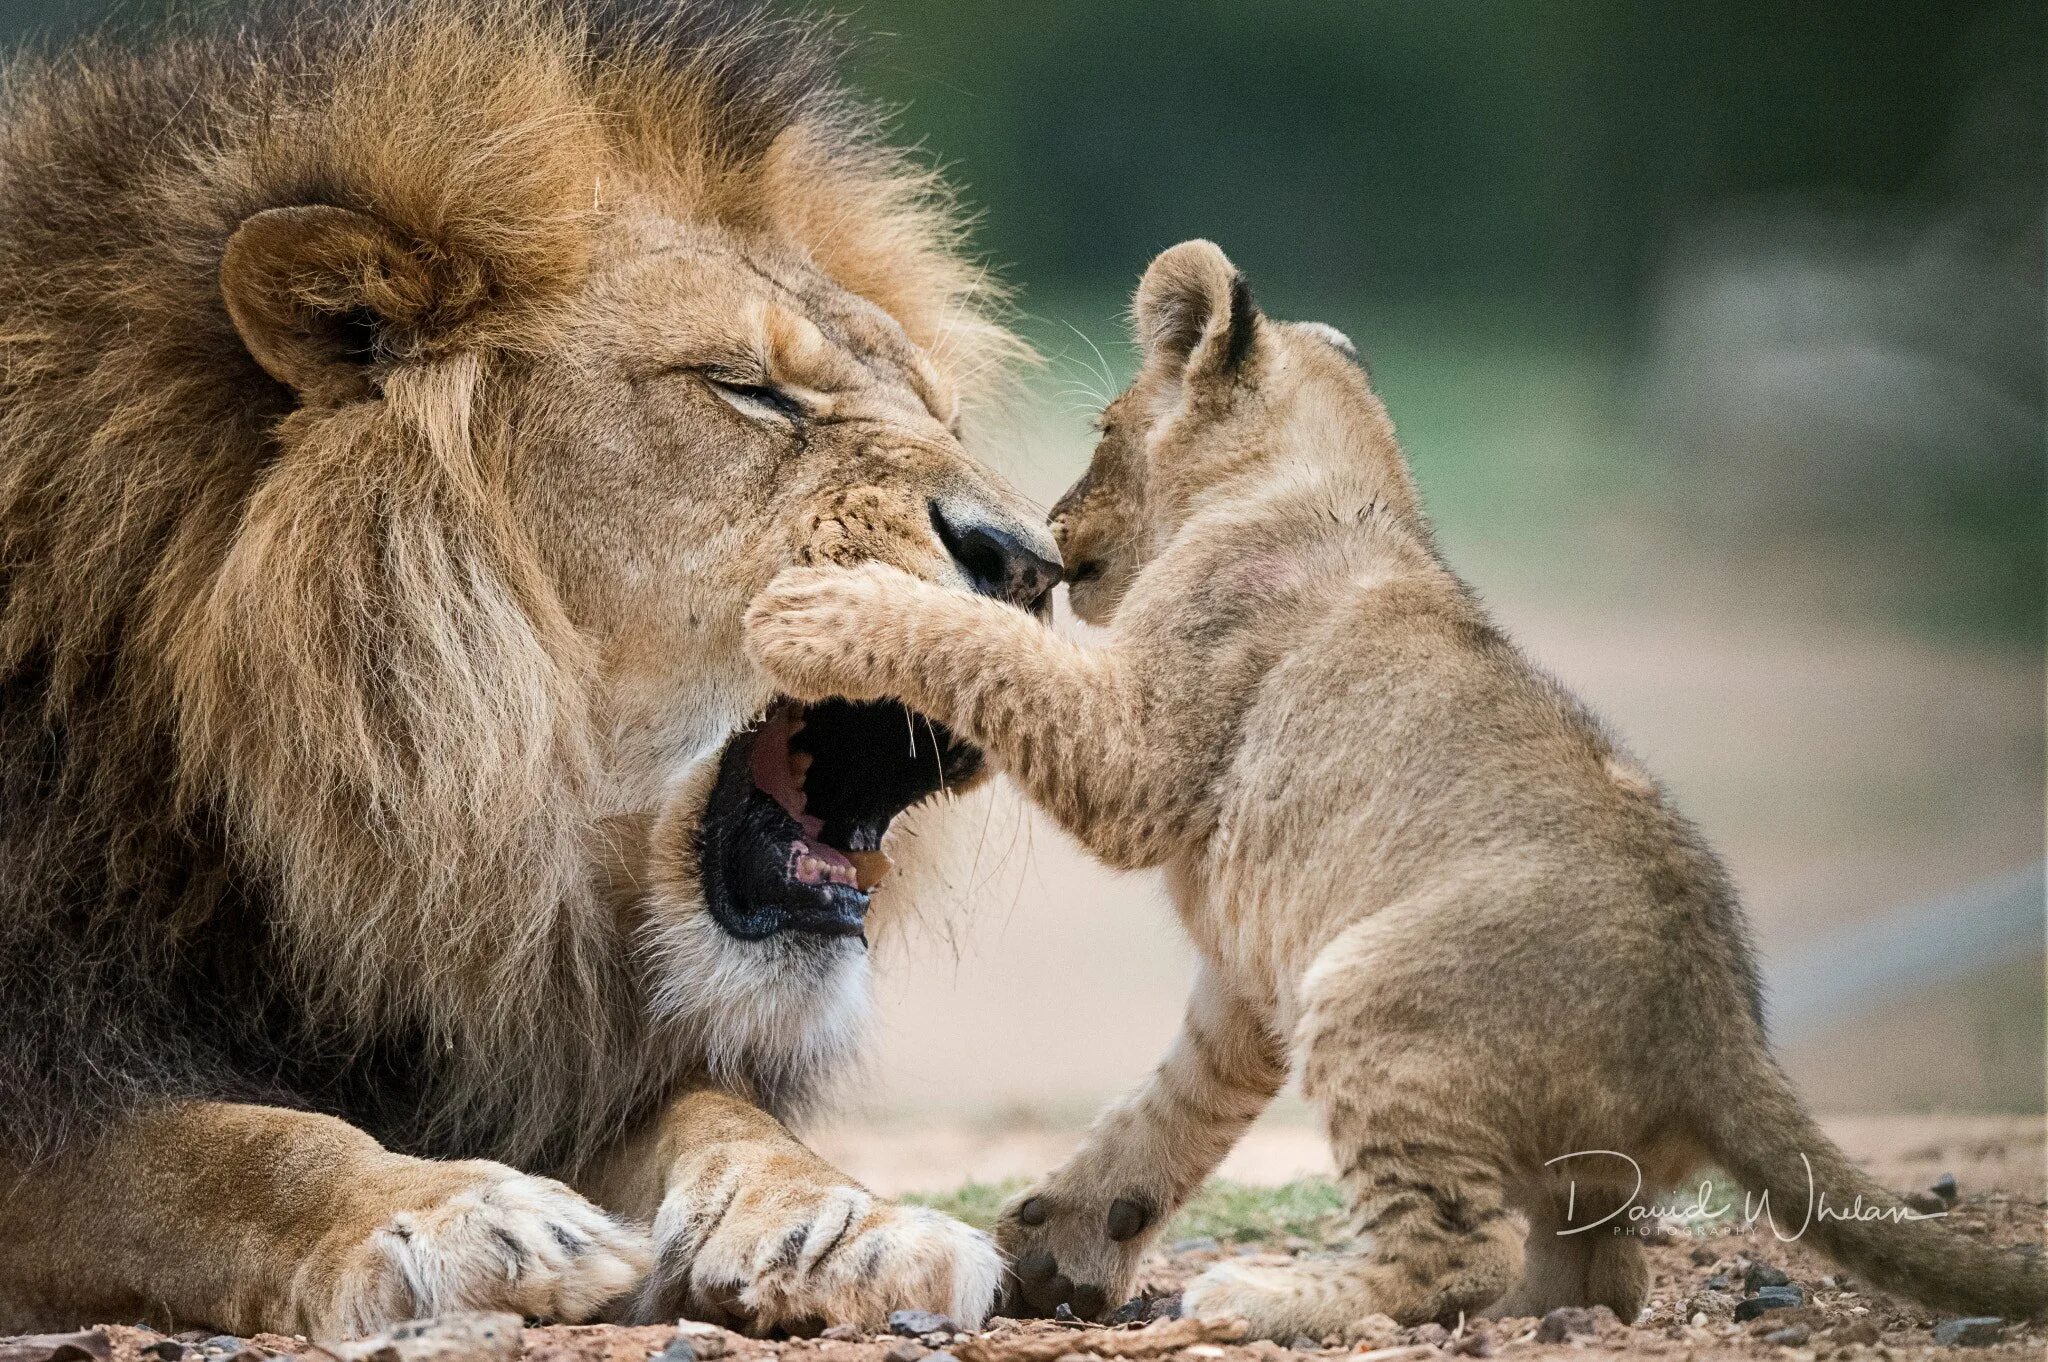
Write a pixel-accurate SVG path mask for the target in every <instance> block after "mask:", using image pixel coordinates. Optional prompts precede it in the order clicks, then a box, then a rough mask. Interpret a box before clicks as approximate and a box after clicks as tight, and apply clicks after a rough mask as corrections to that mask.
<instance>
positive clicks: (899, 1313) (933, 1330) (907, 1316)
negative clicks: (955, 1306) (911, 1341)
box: [889, 1310, 960, 1338]
mask: <svg viewBox="0 0 2048 1362" xmlns="http://www.w3.org/2000/svg"><path fill="white" fill-rule="evenodd" d="M889 1332H890V1333H892V1334H897V1335H900V1336H901V1337H903V1338H917V1337H919V1336H921V1335H923V1334H957V1333H959V1332H960V1326H959V1325H958V1324H955V1323H954V1322H953V1317H952V1316H951V1315H938V1314H934V1313H932V1312H931V1311H930V1310H891V1311H890V1312H889Z"/></svg>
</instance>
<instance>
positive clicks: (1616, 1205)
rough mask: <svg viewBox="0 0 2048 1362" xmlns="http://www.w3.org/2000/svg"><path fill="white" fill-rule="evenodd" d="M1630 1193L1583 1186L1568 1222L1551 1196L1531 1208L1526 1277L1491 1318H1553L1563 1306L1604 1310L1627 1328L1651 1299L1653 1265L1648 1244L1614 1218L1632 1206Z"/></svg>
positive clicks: (1501, 1302) (1493, 1312) (1561, 1209)
mask: <svg viewBox="0 0 2048 1362" xmlns="http://www.w3.org/2000/svg"><path fill="white" fill-rule="evenodd" d="M1629 1196H1630V1189H1628V1188H1625V1187H1621V1188H1610V1187H1584V1186H1581V1187H1579V1188H1578V1189H1577V1194H1576V1196H1575V1198H1574V1203H1573V1206H1572V1210H1571V1214H1570V1217H1569V1218H1567V1216H1566V1212H1565V1208H1564V1207H1563V1206H1560V1205H1557V1204H1556V1198H1554V1197H1553V1196H1552V1195H1550V1194H1549V1193H1548V1192H1547V1191H1546V1192H1543V1193H1541V1194H1539V1199H1538V1200H1537V1201H1536V1202H1534V1203H1533V1204H1532V1205H1531V1206H1530V1208H1529V1255H1528V1264H1527V1266H1526V1268H1525V1269H1524V1270H1523V1273H1522V1280H1521V1281H1520V1283H1518V1284H1517V1285H1516V1286H1515V1288H1514V1289H1513V1290H1512V1291H1510V1292H1508V1293H1507V1295H1505V1296H1503V1297H1501V1299H1500V1300H1499V1301H1497V1302H1496V1303H1495V1304H1494V1306H1493V1308H1492V1309H1491V1310H1488V1311H1487V1313H1488V1314H1490V1315H1547V1314H1549V1313H1550V1312H1551V1311H1552V1310H1555V1309H1557V1308H1558V1307H1559V1306H1565V1305H1604V1306H1606V1307H1607V1308H1608V1309H1610V1310H1612V1311H1614V1313H1615V1316H1616V1317H1617V1318H1619V1319H1620V1320H1622V1321H1623V1322H1624V1323H1628V1322H1632V1321H1633V1320H1634V1319H1635V1317H1636V1316H1637V1314H1639V1313H1640V1312H1641V1311H1642V1308H1643V1303H1644V1302H1645V1301H1646V1300H1648V1299H1649V1294H1650V1268H1649V1264H1648V1262H1646V1261H1645V1260H1644V1257H1643V1247H1642V1241H1641V1240H1640V1239H1638V1238H1637V1237H1636V1236H1634V1235H1633V1234H1629V1233H1627V1232H1626V1230H1627V1227H1628V1223H1629V1222H1627V1221H1626V1220H1624V1219H1621V1218H1620V1217H1618V1216H1616V1217H1615V1218H1614V1219H1609V1216H1610V1214H1611V1213H1614V1212H1616V1211H1618V1210H1619V1209H1620V1208H1622V1207H1625V1206H1626V1205H1627V1204H1628V1200H1629Z"/></svg>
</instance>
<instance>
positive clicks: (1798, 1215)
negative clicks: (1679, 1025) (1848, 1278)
mask: <svg viewBox="0 0 2048 1362" xmlns="http://www.w3.org/2000/svg"><path fill="white" fill-rule="evenodd" d="M1724 1072H1726V1073H1727V1074H1728V1076H1729V1078H1730V1079H1731V1080H1732V1081H1731V1083H1730V1084H1729V1086H1728V1087H1726V1088H1723V1089H1722V1090H1721V1091H1719V1092H1718V1093H1716V1094H1715V1096H1716V1097H1718V1098H1719V1099H1720V1100H1719V1101H1718V1102H1715V1103H1714V1104H1713V1109H1712V1110H1710V1111H1707V1112H1703V1113H1702V1119H1701V1122H1700V1131H1699V1133H1700V1135H1701V1136H1702V1137H1703V1141H1704V1143H1705V1144H1706V1146H1707V1148H1708V1150H1709V1152H1710V1153H1712V1155H1713V1156H1714V1158H1715V1159H1716V1160H1718V1161H1719V1162H1720V1164H1721V1166H1722V1167H1724V1168H1726V1169H1727V1170H1728V1171H1729V1172H1730V1173H1732V1174H1733V1175H1734V1176H1735V1179H1736V1180H1737V1181H1738V1182H1740V1183H1741V1184H1742V1185H1743V1186H1744V1187H1746V1188H1748V1189H1750V1191H1751V1192H1752V1193H1754V1194H1756V1195H1757V1196H1758V1197H1759V1198H1760V1197H1761V1194H1762V1193H1764V1192H1768V1193H1769V1194H1770V1214H1771V1223H1774V1224H1775V1225H1776V1227H1777V1231H1778V1233H1780V1234H1783V1235H1786V1236H1790V1235H1792V1234H1793V1233H1794V1232H1795V1231H1799V1230H1800V1228H1801V1226H1802V1224H1803V1225H1804V1231H1803V1233H1802V1234H1801V1237H1802V1238H1805V1239H1808V1240H1811V1241H1812V1242H1814V1243H1816V1244H1818V1245H1819V1246H1820V1247H1821V1248H1822V1249H1823V1250H1824V1251H1825V1252H1826V1253H1827V1254H1828V1255H1829V1256H1830V1257H1832V1258H1834V1259H1835V1260H1836V1261H1838V1262H1840V1263H1842V1264H1843V1265H1844V1266H1847V1267H1849V1268H1852V1269H1854V1270H1855V1271H1857V1272H1858V1273H1860V1274H1861V1275H1862V1276H1863V1277H1865V1278H1867V1279H1868V1280H1869V1281H1870V1282H1871V1283H1872V1284H1873V1285H1876V1286H1878V1287H1880V1288H1882V1289H1884V1290H1888V1291H1893V1292H1896V1293H1898V1294H1899V1295H1902V1296H1907V1297H1910V1298H1912V1299H1913V1300H1916V1301H1919V1302H1920V1303H1922V1304H1923V1305H1927V1306H1930V1307H1932V1308H1934V1309H1937V1310H1953V1311H1957V1312H1959V1313H1962V1314H1983V1315H2001V1316H2004V1317H2005V1318H2007V1319H2038V1318H2040V1317H2041V1316H2043V1315H2048V1274H2044V1272H2043V1270H2042V1266H2041V1262H2040V1260H2039V1259H2038V1258H2035V1259H2034V1260H2033V1261H2027V1260H2026V1259H2024V1258H2022V1257H2021V1255H2019V1254H2017V1253H2009V1252H2002V1251H2000V1250H1998V1249H1995V1248H1992V1247H1991V1246H1989V1245H1987V1244H1983V1243H1980V1242H1977V1241H1975V1240H1972V1239H1968V1238H1965V1237H1964V1236H1962V1235H1960V1234H1957V1233H1955V1232H1953V1231H1951V1230H1949V1229H1948V1228H1947V1227H1946V1226H1944V1225H1943V1224H1942V1223H1941V1221H1940V1220H1939V1219H1937V1218H1933V1217H1922V1216H1920V1215H1919V1213H1917V1212H1915V1211H1913V1210H1912V1209H1911V1208H1910V1207H1908V1206H1907V1205H1906V1204H1905V1203H1904V1202H1903V1201H1901V1200H1900V1199H1899V1198H1898V1197H1897V1196H1896V1195H1895V1194H1893V1193H1892V1192H1890V1191H1888V1190H1887V1189H1885V1188H1884V1187H1882V1186H1880V1185H1879V1184H1878V1183H1876V1182H1875V1181H1873V1180H1872V1179H1871V1178H1870V1176H1869V1175H1868V1174H1866V1173H1864V1172H1863V1170H1861V1169H1860V1168H1858V1167H1856V1165H1855V1164H1853V1163H1851V1162H1850V1161H1849V1159H1848V1156H1847V1155H1845V1154H1843V1153H1842V1151H1841V1150H1840V1149H1839V1148H1837V1147H1836V1146H1835V1144H1834V1142H1833V1141H1831V1140H1829V1139H1828V1137H1827V1136H1825V1135H1823V1134H1822V1133H1821V1131H1820V1127H1819V1126H1818V1125H1816V1124H1815V1123H1814V1120H1813V1118H1812V1117H1811V1116H1809V1115H1807V1113H1806V1109H1805V1107H1804V1106H1802V1105H1801V1103H1800V1101H1799V1097H1798V1094H1797V1093H1795V1092H1794V1091H1793V1090H1792V1085H1791V1083H1790V1082H1789V1081H1788V1080H1787V1079H1786V1077H1785V1075H1784V1074H1783V1073H1782V1072H1781V1071H1780V1070H1779V1068H1778V1066H1777V1064H1776V1063H1774V1062H1773V1061H1772V1060H1771V1058H1770V1056H1769V1055H1768V1054H1765V1053H1763V1052H1762V1051H1761V1050H1759V1049H1751V1050H1750V1051H1749V1059H1748V1062H1746V1063H1738V1064H1735V1065H1731V1066H1730V1067H1729V1068H1728V1069H1727V1070H1725V1071H1724Z"/></svg>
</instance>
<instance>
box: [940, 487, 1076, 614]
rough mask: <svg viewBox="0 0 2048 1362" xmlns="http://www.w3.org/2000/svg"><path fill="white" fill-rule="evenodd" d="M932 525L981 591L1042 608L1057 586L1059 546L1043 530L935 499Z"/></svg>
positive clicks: (1003, 599) (970, 580)
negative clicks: (1013, 524)
mask: <svg viewBox="0 0 2048 1362" xmlns="http://www.w3.org/2000/svg"><path fill="white" fill-rule="evenodd" d="M932 530H933V531H934V532H935V533H936V534H937V535H938V536H939V542H940V543H941V544H944V545H945V546H946V552H948V553H950V554H952V555H953V561H954V562H956V563H958V564H959V565H960V570H961V571H962V572H964V573H966V574H967V580H968V581H969V582H972V583H973V584H974V589H975V590H976V591H979V592H980V593H981V594H982V595H984V596H994V597H995V598H996V599H997V600H1002V601H1008V602H1009V603H1010V604H1012V605H1021V606H1023V607H1024V608H1025V609H1026V610H1032V611H1042V610H1043V609H1044V607H1045V605H1046V602H1047V600H1048V598H1049V597H1050V596H1051V594H1052V589H1053V588H1054V587H1055V586H1057V585H1059V580H1060V560H1059V550H1058V549H1056V548H1054V547H1053V544H1052V540H1051V539H1050V538H1048V537H1047V535H1046V533H1045V532H1044V531H1043V530H1039V529H1037V528H1035V527H1033V528H1031V529H1022V528H1014V527H1011V526H1008V525H999V524H996V523H994V522H992V521H989V520H986V519H983V518H982V517H980V516H977V515H975V514H973V513H972V512H964V511H959V510H955V509H952V508H949V507H946V506H942V505H940V504H939V503H938V502H936V501H934V502H933V503H932ZM1027 536H1030V537H1028V538H1027Z"/></svg>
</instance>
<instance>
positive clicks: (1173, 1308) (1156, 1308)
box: [1148, 1291, 1180, 1319]
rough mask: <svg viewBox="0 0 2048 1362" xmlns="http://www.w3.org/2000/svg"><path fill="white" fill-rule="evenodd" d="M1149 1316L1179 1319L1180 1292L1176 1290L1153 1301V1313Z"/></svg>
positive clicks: (1152, 1317) (1151, 1317)
mask: <svg viewBox="0 0 2048 1362" xmlns="http://www.w3.org/2000/svg"><path fill="white" fill-rule="evenodd" d="M1148 1318H1150V1319H1179V1318H1180V1292H1178V1291H1176V1292H1174V1293H1173V1294H1172V1295H1170V1296H1161V1297H1159V1299H1157V1300H1155V1301H1153V1302H1152V1313H1151V1315H1150V1316H1148Z"/></svg>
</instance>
